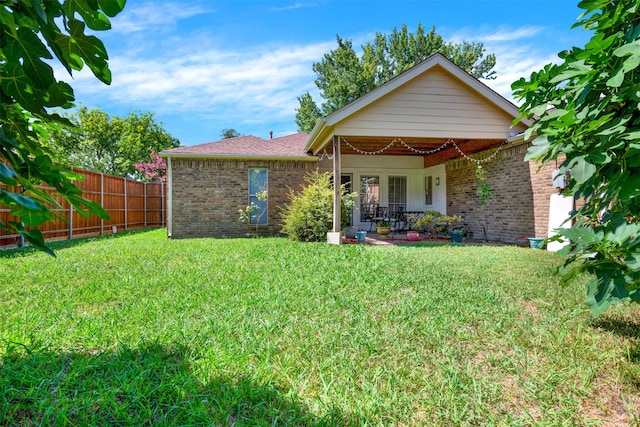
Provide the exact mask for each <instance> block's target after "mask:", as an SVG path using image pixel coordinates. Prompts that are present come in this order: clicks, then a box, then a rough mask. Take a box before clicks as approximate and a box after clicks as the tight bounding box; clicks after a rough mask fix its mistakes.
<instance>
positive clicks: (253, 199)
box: [249, 168, 269, 225]
mask: <svg viewBox="0 0 640 427" xmlns="http://www.w3.org/2000/svg"><path fill="white" fill-rule="evenodd" d="M268 188H269V187H268V183H267V168H249V206H252V207H253V206H255V208H254V209H253V210H252V211H251V215H250V223H251V224H252V225H262V224H267V220H268V218H269V215H267V206H269V193H268Z"/></svg>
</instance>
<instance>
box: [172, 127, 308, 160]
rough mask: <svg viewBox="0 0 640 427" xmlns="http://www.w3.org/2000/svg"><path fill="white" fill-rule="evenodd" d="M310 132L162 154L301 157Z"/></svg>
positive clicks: (250, 137)
mask: <svg viewBox="0 0 640 427" xmlns="http://www.w3.org/2000/svg"><path fill="white" fill-rule="evenodd" d="M308 136H309V134H308V133H302V132H301V133H294V134H292V135H286V136H281V137H278V138H273V139H262V138H258V137H256V136H253V135H247V136H239V137H236V138H228V139H223V140H221V141H216V142H208V143H206V144H199V145H192V146H189V147H179V148H174V149H173V150H166V151H163V152H162V153H160V154H162V155H164V156H171V155H179V156H180V157H187V156H188V155H189V154H193V155H197V156H211V157H216V156H224V157H229V156H240V157H246V156H250V157H300V156H306V155H307V154H306V152H305V151H304V145H305V142H306V141H307V138H308Z"/></svg>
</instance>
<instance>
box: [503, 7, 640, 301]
mask: <svg viewBox="0 0 640 427" xmlns="http://www.w3.org/2000/svg"><path fill="white" fill-rule="evenodd" d="M579 6H580V7H581V8H583V9H585V13H584V14H583V15H582V16H581V18H580V19H581V21H580V22H579V23H578V24H576V27H583V28H585V29H587V30H591V31H593V37H592V38H591V40H590V41H589V42H588V43H587V44H586V45H585V47H584V49H580V48H573V49H572V50H570V51H565V52H562V53H561V54H560V57H561V58H562V59H563V60H564V63H562V64H559V65H557V66H554V65H551V64H550V65H548V66H546V67H545V68H544V70H541V71H540V72H537V73H533V74H532V75H531V77H530V79H529V80H524V79H521V80H519V81H517V82H515V83H514V84H513V86H512V87H513V88H514V90H516V96H517V97H519V98H521V99H522V100H523V101H524V102H523V104H522V107H521V109H520V113H521V115H522V117H533V116H534V115H539V116H540V118H539V120H537V121H536V122H535V123H534V125H533V126H531V128H530V129H529V131H528V133H527V136H531V135H533V134H534V133H535V134H537V137H536V139H535V140H534V141H533V143H532V145H531V147H530V148H529V150H528V152H527V156H526V159H527V160H540V161H544V162H546V161H553V160H562V161H563V163H562V167H561V170H565V171H567V170H568V171H570V173H571V178H572V179H571V180H570V182H569V188H568V189H567V190H566V191H567V192H569V193H571V194H573V195H574V196H575V197H576V198H578V199H582V201H583V203H582V205H581V207H580V209H578V210H577V211H576V212H575V213H574V219H575V220H576V222H575V224H574V225H573V227H572V228H571V229H569V230H561V231H560V235H562V236H564V237H566V238H567V239H568V240H569V242H570V245H569V246H568V247H567V248H566V249H565V250H564V252H563V254H564V255H565V256H567V261H566V263H565V269H564V271H565V272H566V277H572V275H573V274H575V271H576V270H577V271H586V272H588V273H591V274H593V277H594V279H593V280H592V281H590V282H589V283H588V285H587V302H588V304H589V305H590V306H591V308H592V310H593V311H594V312H595V313H600V312H602V311H603V310H605V309H606V308H607V307H608V306H609V305H610V304H612V303H615V302H618V301H622V300H625V299H631V300H633V301H636V302H640V294H639V293H638V289H639V288H640V269H639V268H638V267H639V266H640V262H639V255H638V254H639V253H640V247H639V245H640V203H638V200H637V199H638V194H640V145H639V144H638V142H637V141H638V140H639V139H640V130H639V127H640V117H639V116H638V110H639V106H640V73H638V67H640V26H639V25H638V21H637V11H638V3H637V1H636V0H621V1H619V2H609V1H605V0H585V1H582V2H580V4H579ZM543 105H551V106H553V107H554V110H551V111H544V112H542V111H541V110H542V108H541V106H543ZM569 267H573V268H569Z"/></svg>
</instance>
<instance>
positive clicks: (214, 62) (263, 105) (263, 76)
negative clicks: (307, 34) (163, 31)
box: [73, 40, 333, 123]
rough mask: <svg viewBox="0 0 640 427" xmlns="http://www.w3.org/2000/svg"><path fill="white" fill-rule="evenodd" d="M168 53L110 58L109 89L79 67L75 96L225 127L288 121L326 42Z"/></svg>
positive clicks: (180, 46)
mask: <svg viewBox="0 0 640 427" xmlns="http://www.w3.org/2000/svg"><path fill="white" fill-rule="evenodd" d="M173 43H175V47H176V48H175V49H166V50H164V54H163V55H162V56H159V57H146V58H142V57H139V56H138V55H137V52H135V53H133V54H130V53H128V52H121V53H120V54H112V59H111V60H110V68H111V70H112V72H113V83H112V85H111V87H106V86H104V85H101V84H100V83H99V82H97V81H96V80H95V78H94V77H93V76H92V75H91V73H90V71H88V70H83V71H82V72H81V73H77V74H76V75H74V82H73V86H74V88H75V90H76V94H77V95H79V97H80V96H82V97H91V98H93V99H109V100H111V101H115V102H116V103H118V104H120V105H123V106H128V108H127V110H129V111H132V110H136V109H142V110H150V111H154V112H158V113H164V114H169V113H171V114H179V113H189V114H192V115H193V116H199V117H203V118H207V117H208V118H211V117H216V118H217V119H220V117H221V116H223V117H226V118H227V120H228V122H229V123H238V122H242V123H249V122H262V123H270V122H273V121H274V120H283V119H284V120H289V121H291V123H293V116H294V114H295V108H296V107H297V106H298V101H297V97H298V96H300V95H302V94H303V93H304V92H305V91H308V90H309V91H312V90H313V88H314V86H313V80H314V77H315V76H314V73H313V71H312V68H311V64H312V63H313V62H314V61H317V59H318V58H320V57H321V56H322V54H323V53H324V52H326V51H328V50H329V49H330V47H331V46H332V44H333V42H331V43H316V44H311V45H306V46H305V45H299V46H291V45H289V46H277V47H274V46H259V47H256V48H253V49H252V50H251V51H247V50H244V51H240V50H238V51H231V50H221V49H219V48H217V47H215V46H207V45H208V44H213V43H207V42H206V41H203V42H202V43H199V44H194V43H190V44H186V43H182V42H181V41H179V40H175V41H174V42H173ZM156 52H157V51H156Z"/></svg>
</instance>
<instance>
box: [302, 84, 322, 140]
mask: <svg viewBox="0 0 640 427" xmlns="http://www.w3.org/2000/svg"><path fill="white" fill-rule="evenodd" d="M298 102H299V103H300V108H296V124H297V125H298V130H299V131H300V132H311V131H312V130H313V127H314V126H315V125H316V120H317V118H318V117H320V116H321V115H322V112H321V111H320V109H319V108H318V105H317V104H316V102H315V101H314V100H313V97H312V96H311V95H309V92H306V93H305V94H304V95H302V96H299V97H298Z"/></svg>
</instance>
